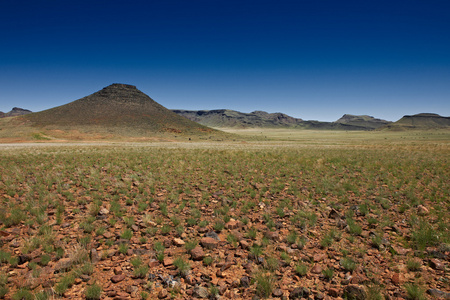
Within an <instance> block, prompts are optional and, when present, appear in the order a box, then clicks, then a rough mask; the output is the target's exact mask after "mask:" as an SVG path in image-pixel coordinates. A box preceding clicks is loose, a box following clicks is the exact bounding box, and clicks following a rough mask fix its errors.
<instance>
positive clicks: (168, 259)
mask: <svg viewBox="0 0 450 300" xmlns="http://www.w3.org/2000/svg"><path fill="white" fill-rule="evenodd" d="M163 265H164V267H167V266H171V265H173V258H172V257H164V261H163Z"/></svg>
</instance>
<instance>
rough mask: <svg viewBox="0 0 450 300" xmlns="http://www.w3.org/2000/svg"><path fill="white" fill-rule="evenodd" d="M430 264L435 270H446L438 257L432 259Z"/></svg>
mask: <svg viewBox="0 0 450 300" xmlns="http://www.w3.org/2000/svg"><path fill="white" fill-rule="evenodd" d="M430 266H431V267H432V268H433V269H435V270H444V264H443V263H442V262H441V261H440V260H439V259H437V258H432V259H430Z"/></svg>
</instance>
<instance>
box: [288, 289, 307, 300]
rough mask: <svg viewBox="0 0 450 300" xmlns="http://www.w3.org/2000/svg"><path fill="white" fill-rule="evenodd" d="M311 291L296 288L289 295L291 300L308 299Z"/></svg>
mask: <svg viewBox="0 0 450 300" xmlns="http://www.w3.org/2000/svg"><path fill="white" fill-rule="evenodd" d="M309 294H310V291H309V289H308V288H306V287H296V288H295V289H294V290H293V291H292V292H291V293H290V295H289V298H290V299H301V298H308V297H309Z"/></svg>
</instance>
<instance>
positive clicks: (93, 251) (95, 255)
mask: <svg viewBox="0 0 450 300" xmlns="http://www.w3.org/2000/svg"><path fill="white" fill-rule="evenodd" d="M99 261H100V255H99V254H98V252H97V250H96V249H94V248H92V249H91V262H92V263H93V264H96V263H98V262H99Z"/></svg>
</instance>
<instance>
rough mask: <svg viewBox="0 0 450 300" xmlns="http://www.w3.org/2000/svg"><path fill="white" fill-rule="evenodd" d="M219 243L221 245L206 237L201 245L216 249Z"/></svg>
mask: <svg viewBox="0 0 450 300" xmlns="http://www.w3.org/2000/svg"><path fill="white" fill-rule="evenodd" d="M218 243H219V242H218V241H216V240H215V239H213V238H210V237H204V238H202V239H201V240H200V244H201V245H202V246H203V247H205V248H208V249H214V248H216V247H217V244H218Z"/></svg>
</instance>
